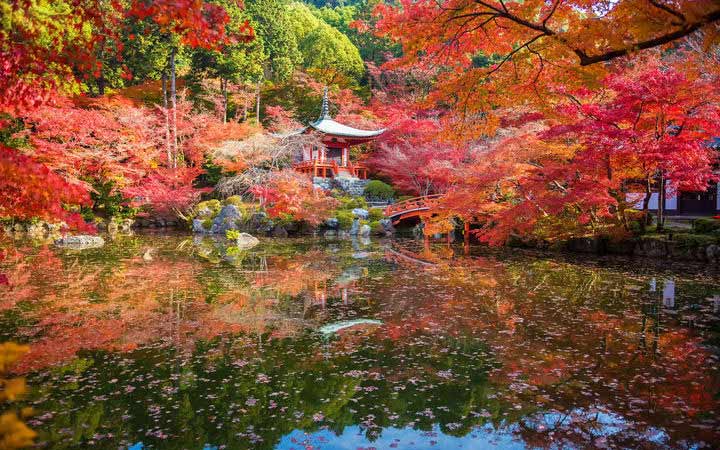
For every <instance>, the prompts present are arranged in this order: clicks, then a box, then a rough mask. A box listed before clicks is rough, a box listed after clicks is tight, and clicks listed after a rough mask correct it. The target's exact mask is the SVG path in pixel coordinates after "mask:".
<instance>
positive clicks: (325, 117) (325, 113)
mask: <svg viewBox="0 0 720 450" xmlns="http://www.w3.org/2000/svg"><path fill="white" fill-rule="evenodd" d="M309 128H314V129H316V130H317V131H319V132H321V133H325V134H332V135H334V136H341V137H349V138H358V139H368V138H373V137H376V136H380V135H381V134H383V133H384V132H385V128H383V129H381V130H361V129H359V128H353V127H350V126H347V125H343V124H341V123H340V122H336V121H335V120H333V118H332V117H331V116H330V107H329V101H328V89H327V88H325V94H324V95H323V102H322V109H321V111H320V117H319V118H318V119H317V120H316V121H315V122H311V123H310V126H309V127H305V128H302V129H300V130H296V131H292V132H290V133H285V134H276V135H275V136H276V137H288V136H294V135H298V134H302V133H304V132H306V131H307V130H308V129H309Z"/></svg>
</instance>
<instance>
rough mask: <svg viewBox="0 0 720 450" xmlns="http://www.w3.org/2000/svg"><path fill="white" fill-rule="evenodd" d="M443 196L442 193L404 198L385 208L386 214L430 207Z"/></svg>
mask: <svg viewBox="0 0 720 450" xmlns="http://www.w3.org/2000/svg"><path fill="white" fill-rule="evenodd" d="M441 197H442V194H434V195H425V196H423V197H415V198H410V199H407V200H403V201H401V202H398V203H394V204H392V205H390V206H388V207H387V208H385V215H386V216H387V217H394V216H397V215H400V214H403V213H405V212H408V211H417V210H421V209H429V208H430V207H432V206H433V205H435V204H436V203H437V202H438V200H439V199H440V198H441Z"/></svg>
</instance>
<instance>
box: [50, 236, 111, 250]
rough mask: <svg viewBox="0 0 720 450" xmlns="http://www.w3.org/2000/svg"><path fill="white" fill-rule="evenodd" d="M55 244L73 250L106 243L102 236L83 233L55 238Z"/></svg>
mask: <svg viewBox="0 0 720 450" xmlns="http://www.w3.org/2000/svg"><path fill="white" fill-rule="evenodd" d="M55 245H57V246H58V247H62V248H69V249H73V250H84V249H88V248H98V247H102V246H103V245H105V240H104V239H103V238H101V237H100V236H90V235H87V234H81V235H78V236H63V237H61V238H60V239H57V240H55Z"/></svg>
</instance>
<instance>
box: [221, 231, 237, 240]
mask: <svg viewBox="0 0 720 450" xmlns="http://www.w3.org/2000/svg"><path fill="white" fill-rule="evenodd" d="M225 237H226V238H228V239H230V240H231V241H237V239H238V238H239V237H240V232H239V231H238V230H227V231H225Z"/></svg>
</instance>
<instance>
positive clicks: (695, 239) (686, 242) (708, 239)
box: [673, 233, 718, 249]
mask: <svg viewBox="0 0 720 450" xmlns="http://www.w3.org/2000/svg"><path fill="white" fill-rule="evenodd" d="M673 240H674V241H676V242H677V243H678V244H679V245H680V246H681V247H683V248H689V249H692V248H698V247H706V246H708V245H710V244H716V243H717V242H718V238H716V237H713V236H708V235H705V234H689V233H687V234H686V233H682V234H676V235H674V236H673Z"/></svg>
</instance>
